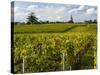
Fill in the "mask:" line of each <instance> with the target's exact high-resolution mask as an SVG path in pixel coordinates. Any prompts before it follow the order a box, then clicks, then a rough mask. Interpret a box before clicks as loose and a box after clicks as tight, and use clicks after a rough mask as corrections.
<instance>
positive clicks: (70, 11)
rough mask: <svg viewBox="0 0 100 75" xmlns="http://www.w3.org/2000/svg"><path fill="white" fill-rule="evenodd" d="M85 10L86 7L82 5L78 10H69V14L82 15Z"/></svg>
mask: <svg viewBox="0 0 100 75" xmlns="http://www.w3.org/2000/svg"><path fill="white" fill-rule="evenodd" d="M84 10H85V6H84V5H82V6H79V7H77V8H73V9H71V10H69V11H68V13H71V14H72V13H76V14H77V13H82V12H83V11H84Z"/></svg>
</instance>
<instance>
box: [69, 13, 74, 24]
mask: <svg viewBox="0 0 100 75" xmlns="http://www.w3.org/2000/svg"><path fill="white" fill-rule="evenodd" d="M69 23H74V21H73V17H72V15H71V17H70V20H69Z"/></svg>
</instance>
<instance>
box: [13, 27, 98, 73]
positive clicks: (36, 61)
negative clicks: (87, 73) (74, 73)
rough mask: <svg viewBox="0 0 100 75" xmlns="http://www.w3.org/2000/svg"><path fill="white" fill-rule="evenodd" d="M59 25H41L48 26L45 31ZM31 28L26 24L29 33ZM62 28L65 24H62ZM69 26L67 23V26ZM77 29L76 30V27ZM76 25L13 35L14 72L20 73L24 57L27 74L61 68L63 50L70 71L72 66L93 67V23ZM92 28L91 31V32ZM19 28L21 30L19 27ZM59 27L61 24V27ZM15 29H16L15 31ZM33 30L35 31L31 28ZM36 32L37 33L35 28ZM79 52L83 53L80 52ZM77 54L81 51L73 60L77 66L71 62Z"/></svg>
mask: <svg viewBox="0 0 100 75" xmlns="http://www.w3.org/2000/svg"><path fill="white" fill-rule="evenodd" d="M59 26H60V27H61V25H58V26H57V25H54V26H53V25H52V27H51V28H48V27H49V26H48V25H47V26H45V25H44V27H46V28H48V30H49V29H50V31H51V30H52V28H53V27H58V30H60V27H59ZM19 27H20V26H19ZM26 27H28V26H26ZM30 27H31V26H29V29H30V31H29V32H31V28H30ZM33 27H34V25H33ZM64 27H66V26H65V25H64ZM70 27H71V26H70V25H69V26H68V27H67V28H70ZM80 27H81V28H80ZM87 27H88V29H87ZM37 28H39V27H36V29H37ZM46 28H45V29H46ZM67 28H66V29H67ZM76 28H78V29H77V30H76ZM76 28H73V29H71V30H69V31H67V32H64V33H34V34H33V33H30V34H25V33H24V34H14V49H13V50H14V72H15V73H22V60H23V58H25V72H26V73H29V72H48V71H62V67H63V61H62V54H63V53H64V54H65V56H64V58H65V62H64V63H65V70H70V67H72V69H73V67H74V66H75V67H78V66H79V69H93V68H96V65H97V62H96V60H97V59H96V52H97V37H96V27H95V26H94V25H93V26H87V25H86V26H78V27H76ZM82 28H83V29H82ZM91 28H92V30H93V31H91ZM18 29H19V32H20V28H18ZM18 29H17V30H18ZM62 29H63V26H62V28H61V30H62ZM17 30H15V32H16V31H17ZM40 30H41V31H43V29H42V27H40ZM54 30H55V28H54ZM33 31H36V30H35V29H34V28H33ZM46 31H47V30H46ZM36 32H38V30H37V31H36ZM82 52H83V54H81V53H82ZM79 53H80V54H81V55H79V56H78V59H79V63H76V64H77V65H76V64H73V61H74V60H75V59H76V58H75V57H76V56H77V54H79ZM75 69H77V68H75Z"/></svg>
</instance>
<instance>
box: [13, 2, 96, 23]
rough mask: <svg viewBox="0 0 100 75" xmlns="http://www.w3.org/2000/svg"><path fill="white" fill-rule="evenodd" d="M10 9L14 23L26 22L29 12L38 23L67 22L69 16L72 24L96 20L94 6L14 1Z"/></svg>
mask: <svg viewBox="0 0 100 75" xmlns="http://www.w3.org/2000/svg"><path fill="white" fill-rule="evenodd" d="M11 9H14V10H12V12H13V13H14V22H27V16H28V15H29V14H30V13H31V12H34V13H35V16H36V17H37V18H38V20H39V21H51V22H55V21H64V22H67V21H69V20H70V17H71V15H72V16H73V20H74V22H84V21H85V20H90V19H91V20H94V19H97V7H96V6H87V5H71V4H55V3H40V2H23V1H15V2H14V7H13V6H12V7H11Z"/></svg>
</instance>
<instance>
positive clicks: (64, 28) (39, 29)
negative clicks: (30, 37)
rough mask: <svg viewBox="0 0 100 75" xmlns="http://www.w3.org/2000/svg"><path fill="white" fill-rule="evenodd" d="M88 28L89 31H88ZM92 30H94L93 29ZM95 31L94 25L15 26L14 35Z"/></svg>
mask: <svg viewBox="0 0 100 75" xmlns="http://www.w3.org/2000/svg"><path fill="white" fill-rule="evenodd" d="M88 28H89V29H90V30H88ZM93 28H94V29H93ZM95 29H96V25H95V24H89V25H88V24H71V23H67V24H66V23H60V24H33V25H20V24H19V25H15V26H14V30H15V31H14V32H15V33H54V32H56V33H57V32H70V31H73V32H74V31H93V30H95Z"/></svg>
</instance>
